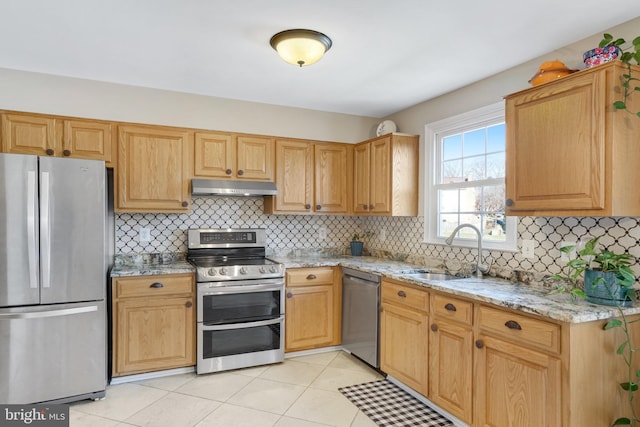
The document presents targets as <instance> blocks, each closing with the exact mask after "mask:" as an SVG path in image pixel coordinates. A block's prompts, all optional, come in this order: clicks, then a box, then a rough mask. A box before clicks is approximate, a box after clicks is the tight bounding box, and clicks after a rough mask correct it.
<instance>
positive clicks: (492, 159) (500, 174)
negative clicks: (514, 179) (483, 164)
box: [486, 151, 506, 178]
mask: <svg viewBox="0 0 640 427" xmlns="http://www.w3.org/2000/svg"><path fill="white" fill-rule="evenodd" d="M505 161H506V160H505V156H504V151H503V152H501V153H495V154H489V155H487V176H486V178H504V175H505Z"/></svg>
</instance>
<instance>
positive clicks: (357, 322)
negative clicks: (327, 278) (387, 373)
mask: <svg viewBox="0 0 640 427" xmlns="http://www.w3.org/2000/svg"><path fill="white" fill-rule="evenodd" d="M379 316H380V276H378V275H375V274H371V273H367V272H364V271H359V270H354V269H351V268H343V269H342V347H344V348H345V349H346V350H347V351H348V352H350V353H351V354H353V355H355V356H357V357H358V358H360V359H362V360H364V361H365V362H367V363H368V364H370V365H371V366H373V367H375V368H378V367H379V365H380V363H379V358H378V337H379V330H378V328H379V326H378V325H379V321H378V320H379Z"/></svg>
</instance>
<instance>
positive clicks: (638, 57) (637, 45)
mask: <svg viewBox="0 0 640 427" xmlns="http://www.w3.org/2000/svg"><path fill="white" fill-rule="evenodd" d="M626 43H627V42H626V40H625V39H623V38H614V37H613V36H612V35H611V34H608V33H605V34H603V35H602V40H600V43H599V44H598V48H599V49H606V48H617V49H618V50H619V52H620V53H619V56H618V58H619V59H620V60H621V61H622V62H623V63H624V64H625V65H626V66H627V73H626V74H623V75H622V89H623V90H622V99H621V100H618V101H615V102H614V103H613V107H614V108H615V109H616V110H626V111H629V109H628V105H627V101H628V100H629V97H630V96H631V94H632V93H633V92H637V91H640V86H639V85H638V84H639V83H640V78H638V77H634V76H632V75H631V65H632V64H634V63H635V64H640V36H638V37H636V38H634V39H633V41H632V42H631V46H629V47H627V48H625V49H623V48H622V46H623V45H625V44H626ZM594 50H595V49H594ZM594 50H590V51H589V52H585V55H584V57H585V64H587V61H588V59H587V57H588V55H589V54H590V53H591V52H593V51H594ZM587 67H589V65H588V64H587ZM629 112H630V113H632V114H635V115H636V116H638V117H639V118H640V111H637V112H632V111H629Z"/></svg>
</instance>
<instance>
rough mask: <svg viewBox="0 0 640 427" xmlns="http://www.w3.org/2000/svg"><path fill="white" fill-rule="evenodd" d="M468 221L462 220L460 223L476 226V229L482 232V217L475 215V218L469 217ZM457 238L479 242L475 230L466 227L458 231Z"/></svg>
mask: <svg viewBox="0 0 640 427" xmlns="http://www.w3.org/2000/svg"><path fill="white" fill-rule="evenodd" d="M466 219H467V220H463V219H462V218H461V220H460V222H461V223H462V224H471V225H475V226H476V228H477V229H478V230H480V216H478V215H474V216H473V217H469V216H467V218H466ZM456 238H458V239H469V240H474V241H476V242H477V241H478V234H477V233H476V232H475V230H474V229H472V228H469V227H464V228H461V229H460V231H458V235H457V236H456Z"/></svg>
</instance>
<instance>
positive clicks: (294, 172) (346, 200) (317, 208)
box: [264, 140, 353, 214]
mask: <svg viewBox="0 0 640 427" xmlns="http://www.w3.org/2000/svg"><path fill="white" fill-rule="evenodd" d="M352 153H353V151H352V146H351V145H349V144H340V143H313V142H309V141H300V140H277V141H276V185H277V186H278V195H277V196H267V197H265V204H264V206H265V213H270V214H271V213H302V214H312V213H329V214H347V213H350V209H349V206H350V195H351V192H350V187H351V182H352V181H351V174H350V173H349V165H350V164H351V159H352Z"/></svg>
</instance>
